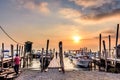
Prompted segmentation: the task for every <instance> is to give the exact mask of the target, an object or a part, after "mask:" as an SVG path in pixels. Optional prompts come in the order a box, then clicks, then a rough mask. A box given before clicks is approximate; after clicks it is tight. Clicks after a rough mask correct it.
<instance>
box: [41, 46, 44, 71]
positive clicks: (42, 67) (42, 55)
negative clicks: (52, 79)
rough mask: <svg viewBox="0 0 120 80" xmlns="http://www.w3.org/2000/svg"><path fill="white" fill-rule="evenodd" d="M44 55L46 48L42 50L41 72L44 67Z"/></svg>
mask: <svg viewBox="0 0 120 80" xmlns="http://www.w3.org/2000/svg"><path fill="white" fill-rule="evenodd" d="M43 53H44V48H42V54H41V72H43V69H44V66H43Z"/></svg>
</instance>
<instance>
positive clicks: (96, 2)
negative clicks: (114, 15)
mask: <svg viewBox="0 0 120 80" xmlns="http://www.w3.org/2000/svg"><path fill="white" fill-rule="evenodd" d="M69 1H73V2H75V3H76V4H77V5H80V6H83V7H91V6H96V7H99V6H102V5H103V4H106V3H111V1H112V0H69Z"/></svg>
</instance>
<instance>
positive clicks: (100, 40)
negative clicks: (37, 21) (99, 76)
mask: <svg viewBox="0 0 120 80" xmlns="http://www.w3.org/2000/svg"><path fill="white" fill-rule="evenodd" d="M101 42H102V37H101V34H100V35H99V64H101V62H100V61H101ZM100 67H101V66H100V65H99V67H98V68H99V71H100Z"/></svg>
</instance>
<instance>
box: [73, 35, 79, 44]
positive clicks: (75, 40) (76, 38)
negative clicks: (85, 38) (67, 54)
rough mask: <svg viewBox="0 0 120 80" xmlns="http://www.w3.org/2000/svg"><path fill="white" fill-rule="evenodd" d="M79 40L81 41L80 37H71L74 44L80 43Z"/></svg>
mask: <svg viewBox="0 0 120 80" xmlns="http://www.w3.org/2000/svg"><path fill="white" fill-rule="evenodd" d="M80 39H81V38H80V36H74V37H73V40H74V42H75V43H78V42H79V41H80Z"/></svg>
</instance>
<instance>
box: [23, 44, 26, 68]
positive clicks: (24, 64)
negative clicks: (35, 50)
mask: <svg viewBox="0 0 120 80" xmlns="http://www.w3.org/2000/svg"><path fill="white" fill-rule="evenodd" d="M25 66H26V48H25V46H24V54H23V68H25Z"/></svg>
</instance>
